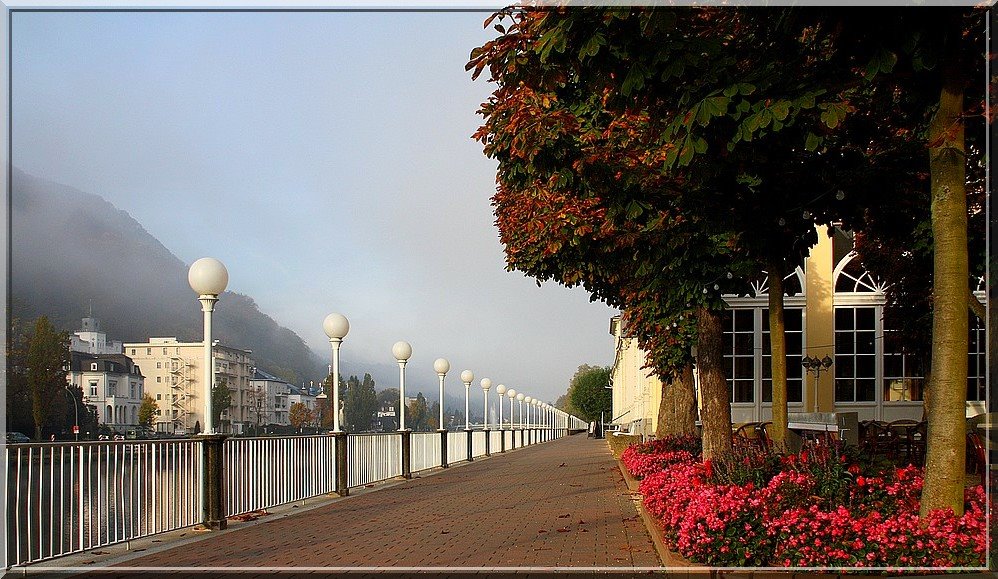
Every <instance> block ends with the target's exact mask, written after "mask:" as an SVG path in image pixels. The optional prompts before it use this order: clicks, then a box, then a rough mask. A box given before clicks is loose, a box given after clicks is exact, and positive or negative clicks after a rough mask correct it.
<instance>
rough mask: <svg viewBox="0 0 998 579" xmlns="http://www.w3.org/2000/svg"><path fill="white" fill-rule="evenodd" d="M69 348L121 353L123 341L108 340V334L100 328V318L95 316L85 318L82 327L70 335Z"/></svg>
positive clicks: (100, 352) (76, 350)
mask: <svg viewBox="0 0 998 579" xmlns="http://www.w3.org/2000/svg"><path fill="white" fill-rule="evenodd" d="M69 339H70V344H69V349H70V350H71V351H73V352H85V353H88V354H120V353H122V352H123V351H124V350H123V349H122V348H123V346H122V343H121V342H116V341H111V342H109V341H108V340H107V334H105V333H104V332H102V331H101V329H100V320H98V319H97V318H94V317H87V318H83V322H82V329H81V330H80V331H78V332H73V335H72V336H70V338H69Z"/></svg>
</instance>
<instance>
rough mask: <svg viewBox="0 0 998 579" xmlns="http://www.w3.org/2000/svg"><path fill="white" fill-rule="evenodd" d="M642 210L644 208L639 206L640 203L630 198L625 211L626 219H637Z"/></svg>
mask: <svg viewBox="0 0 998 579" xmlns="http://www.w3.org/2000/svg"><path fill="white" fill-rule="evenodd" d="M643 212H644V209H643V208H642V207H641V204H640V203H638V202H637V201H633V200H632V201H631V202H630V203H628V204H627V213H626V217H627V219H629V220H631V219H637V218H638V217H640V216H641V214H642V213H643Z"/></svg>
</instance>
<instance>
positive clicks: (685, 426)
mask: <svg viewBox="0 0 998 579" xmlns="http://www.w3.org/2000/svg"><path fill="white" fill-rule="evenodd" d="M693 386H694V385H693V364H692V363H690V364H686V365H685V366H684V367H683V369H682V371H681V372H680V374H679V375H678V376H676V377H674V378H673V379H671V380H668V381H666V382H663V383H662V402H661V403H660V404H659V407H658V428H656V429H655V436H656V437H657V438H663V437H665V436H689V435H694V434H696V419H697V400H696V392H695V390H694V387H693Z"/></svg>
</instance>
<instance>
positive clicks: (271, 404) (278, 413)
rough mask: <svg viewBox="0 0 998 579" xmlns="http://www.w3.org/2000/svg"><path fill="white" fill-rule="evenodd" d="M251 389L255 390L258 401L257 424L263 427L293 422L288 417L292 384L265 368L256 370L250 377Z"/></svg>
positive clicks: (254, 397) (256, 401) (285, 424)
mask: <svg viewBox="0 0 998 579" xmlns="http://www.w3.org/2000/svg"><path fill="white" fill-rule="evenodd" d="M250 389H251V390H252V391H253V399H254V402H255V403H256V408H255V410H254V415H255V417H258V418H257V420H256V424H258V425H260V426H262V427H266V426H270V425H277V426H288V425H289V424H291V421H290V420H289V417H288V410H289V409H290V407H291V404H290V403H289V402H288V395H289V394H290V393H291V384H289V383H288V382H286V381H284V380H281V379H280V378H278V377H276V376H274V375H272V374H268V373H267V372H264V371H263V370H255V371H254V372H253V377H252V378H251V379H250Z"/></svg>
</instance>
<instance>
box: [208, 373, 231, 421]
mask: <svg viewBox="0 0 998 579" xmlns="http://www.w3.org/2000/svg"><path fill="white" fill-rule="evenodd" d="M230 406H232V391H231V390H229V383H228V382H227V381H226V380H224V379H222V380H219V381H218V382H217V383H215V387H214V388H212V389H211V421H212V424H214V425H215V426H216V427H220V426H221V424H222V413H223V412H225V411H226V410H228V409H229V407H230ZM208 430H210V429H208Z"/></svg>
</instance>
